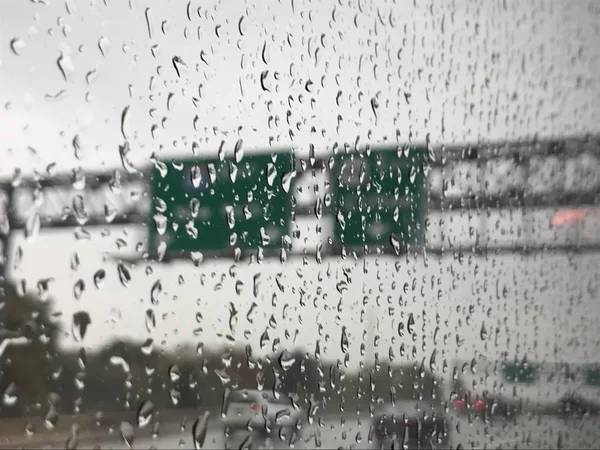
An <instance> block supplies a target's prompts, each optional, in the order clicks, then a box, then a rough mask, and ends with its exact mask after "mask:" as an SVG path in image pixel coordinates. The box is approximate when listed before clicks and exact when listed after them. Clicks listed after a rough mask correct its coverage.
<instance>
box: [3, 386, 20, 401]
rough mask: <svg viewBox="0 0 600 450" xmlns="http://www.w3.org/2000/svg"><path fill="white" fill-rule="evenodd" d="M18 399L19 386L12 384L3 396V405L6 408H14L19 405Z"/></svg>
mask: <svg viewBox="0 0 600 450" xmlns="http://www.w3.org/2000/svg"><path fill="white" fill-rule="evenodd" d="M18 398H19V397H18V396H17V385H16V384H15V383H13V382H11V383H10V384H9V385H8V386H7V387H6V389H5V390H4V394H3V395H2V403H3V404H4V406H14V405H15V404H16V403H17V400H18Z"/></svg>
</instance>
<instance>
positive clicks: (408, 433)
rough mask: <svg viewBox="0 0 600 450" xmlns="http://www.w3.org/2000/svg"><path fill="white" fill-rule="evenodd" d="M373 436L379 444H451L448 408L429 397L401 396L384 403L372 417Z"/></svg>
mask: <svg viewBox="0 0 600 450" xmlns="http://www.w3.org/2000/svg"><path fill="white" fill-rule="evenodd" d="M370 434H371V436H370V438H371V439H372V441H373V443H374V444H375V446H376V448H390V445H393V448H403V449H417V448H449V447H450V446H451V443H450V441H451V439H450V431H449V421H448V417H447V415H446V412H445V408H444V407H443V406H441V405H439V406H435V405H432V403H431V402H430V401H416V400H400V401H398V402H396V404H388V405H385V406H383V408H382V409H381V411H379V413H378V414H376V415H375V416H374V418H373V422H372V425H371V433H370Z"/></svg>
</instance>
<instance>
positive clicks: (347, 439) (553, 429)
mask: <svg viewBox="0 0 600 450" xmlns="http://www.w3.org/2000/svg"><path fill="white" fill-rule="evenodd" d="M451 422H452V431H453V436H452V441H451V442H452V448H457V447H458V446H459V445H460V446H461V447H462V448H465V449H468V448H478V449H480V448H488V449H506V448H565V449H566V448H583V447H590V446H594V445H595V444H596V442H598V441H600V429H599V428H598V426H597V421H596V420H595V419H594V418H591V417H587V418H576V419H561V418H558V417H555V416H529V417H527V416H521V417H519V418H518V419H515V420H506V421H499V420H496V421H493V422H491V423H488V424H485V423H483V422H482V421H481V420H480V419H476V420H473V421H472V422H471V423H469V420H468V419H467V418H462V417H461V418H457V417H452V418H451ZM369 425H370V421H369V420H368V419H367V418H363V419H361V420H360V421H359V420H358V419H357V418H356V417H355V416H353V417H350V416H348V415H346V416H345V418H344V417H342V416H341V415H340V416H339V417H328V418H327V419H322V420H321V421H320V423H319V420H315V422H314V423H313V424H311V425H309V424H305V425H304V426H303V428H302V430H301V432H300V433H299V435H298V436H297V437H296V439H295V440H294V442H293V443H292V445H289V441H288V443H286V442H283V441H281V440H277V439H276V440H274V441H272V442H265V440H264V439H263V440H261V439H259V438H256V437H255V438H254V439H252V440H251V441H250V440H246V438H247V435H246V433H242V434H241V435H238V436H230V437H228V438H225V436H224V432H223V428H222V427H221V426H220V425H219V424H218V423H215V424H214V425H209V427H208V429H207V433H206V438H205V440H204V445H203V447H202V448H207V449H223V448H231V449H237V448H241V447H243V444H244V443H245V444H246V445H249V447H244V448H323V449H333V448H344V449H353V448H354V449H363V448H374V445H373V444H372V443H370V442H369ZM192 428H193V427H192V423H190V422H188V423H187V425H184V426H181V424H175V423H168V424H162V425H161V428H160V430H159V432H158V435H157V436H156V437H152V435H151V432H150V430H147V429H143V430H140V431H139V432H138V433H136V436H135V437H134V439H133V442H132V446H131V447H129V446H128V445H127V443H126V442H125V440H124V439H123V438H122V437H121V435H120V433H119V431H118V430H115V431H114V432H113V433H112V434H109V433H107V434H106V436H105V437H100V436H98V437H97V438H94V439H84V438H82V439H80V440H79V441H78V442H77V448H80V449H82V448H90V449H91V448H97V449H127V448H134V449H152V448H154V449H172V448H186V449H187V448H195V447H194V439H193V435H192ZM71 443H72V444H74V442H71ZM65 444H66V440H64V441H60V442H54V443H47V444H46V443H41V442H40V441H35V440H31V441H30V442H25V441H24V440H23V439H18V440H12V441H11V442H10V443H9V442H8V441H7V440H6V438H4V442H3V443H2V445H0V448H24V449H29V448H31V449H33V448H63V449H64V448H65ZM67 448H69V447H68V446H67ZM72 448H74V447H72Z"/></svg>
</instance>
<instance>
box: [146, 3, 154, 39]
mask: <svg viewBox="0 0 600 450" xmlns="http://www.w3.org/2000/svg"><path fill="white" fill-rule="evenodd" d="M144 16H145V17H146V27H147V29H148V37H149V38H150V39H152V10H151V9H150V8H146V10H145V11H144Z"/></svg>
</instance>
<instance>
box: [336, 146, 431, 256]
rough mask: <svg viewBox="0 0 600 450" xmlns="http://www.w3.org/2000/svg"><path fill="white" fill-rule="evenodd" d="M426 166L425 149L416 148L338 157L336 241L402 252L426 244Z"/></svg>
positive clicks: (343, 243) (355, 245) (392, 149)
mask: <svg viewBox="0 0 600 450" xmlns="http://www.w3.org/2000/svg"><path fill="white" fill-rule="evenodd" d="M426 164H427V150H426V148H424V147H414V146H405V147H400V148H395V147H394V148H389V149H381V150H379V149H378V150H377V151H375V150H370V151H365V152H361V153H357V152H354V153H343V154H338V155H336V156H334V158H333V167H332V168H331V171H332V174H331V185H332V189H333V199H332V206H333V216H334V217H333V220H334V228H333V238H334V241H335V242H336V243H338V244H341V245H344V246H348V247H362V246H365V245H367V246H381V247H383V246H389V245H390V244H391V245H392V246H394V247H398V250H400V251H402V250H403V249H404V247H405V246H406V245H407V244H408V245H420V244H422V243H424V240H425V218H426V208H425V201H426V196H427V176H426Z"/></svg>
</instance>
